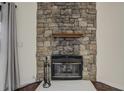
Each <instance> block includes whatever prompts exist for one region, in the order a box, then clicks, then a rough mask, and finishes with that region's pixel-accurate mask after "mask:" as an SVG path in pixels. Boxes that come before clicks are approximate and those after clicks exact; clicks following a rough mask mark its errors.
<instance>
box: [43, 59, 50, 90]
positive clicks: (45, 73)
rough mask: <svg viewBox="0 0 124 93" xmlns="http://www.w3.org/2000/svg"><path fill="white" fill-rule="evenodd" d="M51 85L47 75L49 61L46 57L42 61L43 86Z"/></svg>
mask: <svg viewBox="0 0 124 93" xmlns="http://www.w3.org/2000/svg"><path fill="white" fill-rule="evenodd" d="M50 86H51V83H50V77H49V63H48V58H47V57H46V61H45V62H44V83H43V88H49V87H50Z"/></svg>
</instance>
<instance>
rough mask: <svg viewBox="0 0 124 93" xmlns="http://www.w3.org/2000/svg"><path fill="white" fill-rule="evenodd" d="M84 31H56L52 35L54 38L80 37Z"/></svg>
mask: <svg viewBox="0 0 124 93" xmlns="http://www.w3.org/2000/svg"><path fill="white" fill-rule="evenodd" d="M83 35H84V33H81V32H56V33H53V34H52V36H53V37H54V38H56V37H60V38H79V37H82V36H83Z"/></svg>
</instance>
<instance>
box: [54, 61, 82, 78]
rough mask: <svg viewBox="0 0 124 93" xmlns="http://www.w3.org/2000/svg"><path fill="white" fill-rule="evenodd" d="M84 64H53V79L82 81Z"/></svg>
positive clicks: (63, 62) (78, 62)
mask: <svg viewBox="0 0 124 93" xmlns="http://www.w3.org/2000/svg"><path fill="white" fill-rule="evenodd" d="M81 78H82V63H81V62H80V61H77V62H74V61H72V62H71V60H70V61H69V62H68V61H67V60H66V61H59V62H53V63H52V79H61V80H62V79H81Z"/></svg>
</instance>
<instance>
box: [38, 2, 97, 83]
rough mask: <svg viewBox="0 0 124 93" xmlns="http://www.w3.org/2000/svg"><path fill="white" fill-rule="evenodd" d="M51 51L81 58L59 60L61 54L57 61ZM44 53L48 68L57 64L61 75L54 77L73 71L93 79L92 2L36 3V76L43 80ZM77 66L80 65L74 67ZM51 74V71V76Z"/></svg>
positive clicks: (94, 11) (94, 48) (93, 28)
mask: <svg viewBox="0 0 124 93" xmlns="http://www.w3.org/2000/svg"><path fill="white" fill-rule="evenodd" d="M54 55H59V56H61V57H62V55H63V57H65V56H68V57H70V56H71V57H72V56H73V57H74V58H75V57H82V61H80V62H78V61H76V62H73V58H72V60H71V61H61V60H63V59H64V58H63V59H61V60H60V61H59V62H58V63H57V62H56V61H55V60H53V58H54V57H55V56H54ZM46 56H49V60H48V61H49V63H50V64H51V69H52V71H56V70H55V69H56V68H59V71H60V72H61V75H63V76H61V75H60V74H59V75H58V77H60V76H61V78H62V77H63V78H66V79H67V78H69V77H70V76H72V77H73V76H75V77H76V75H77V77H81V79H88V80H93V81H94V80H96V3H93V2H80V3H74V2H66V3H64V2H57V3H55V2H52V3H37V80H43V76H44V75H43V72H44V71H43V63H44V61H45V57H46ZM53 56H54V57H53ZM80 59H81V58H80ZM75 60H77V59H75ZM64 62H65V63H64ZM81 62H83V65H80V64H82V63H81ZM60 64H61V66H60ZM74 64H75V65H74ZM76 64H77V65H76ZM80 66H82V67H80ZM77 67H79V68H81V69H80V70H78V69H77V70H74V69H76V68H77ZM74 72H77V73H74ZM80 72H81V73H80ZM57 73H58V72H56V73H54V75H55V74H56V75H55V77H57ZM79 73H80V75H79ZM54 75H53V73H51V78H52V79H55V78H53V77H52V76H54ZM69 75H70V76H69ZM75 79H76V78H75Z"/></svg>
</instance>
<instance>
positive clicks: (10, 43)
mask: <svg viewBox="0 0 124 93" xmlns="http://www.w3.org/2000/svg"><path fill="white" fill-rule="evenodd" d="M2 6H3V8H2V11H3V12H2V19H6V20H2V24H3V23H5V24H3V26H4V27H7V29H6V30H5V34H6V42H7V43H6V44H7V47H6V50H7V51H6V52H7V53H6V54H7V55H6V58H7V60H6V62H5V63H6V65H5V70H6V75H5V90H15V89H16V88H18V87H19V85H20V78H19V77H20V76H19V63H18V50H17V30H16V16H15V4H14V3H6V4H3V5H2ZM5 11H6V12H5ZM4 21H6V22H4Z"/></svg>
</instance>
